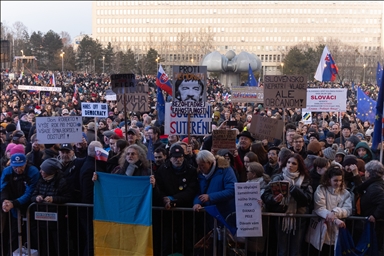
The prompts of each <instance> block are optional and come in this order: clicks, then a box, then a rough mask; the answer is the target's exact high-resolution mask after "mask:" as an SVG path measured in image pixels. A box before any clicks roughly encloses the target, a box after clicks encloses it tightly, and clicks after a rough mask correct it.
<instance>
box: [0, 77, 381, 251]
mask: <svg viewBox="0 0 384 256" xmlns="http://www.w3.org/2000/svg"><path fill="white" fill-rule="evenodd" d="M52 74H54V76H55V87H61V92H45V91H40V92H39V91H27V90H18V89H17V87H18V85H33V86H53V85H52ZM137 80H139V81H140V82H142V83H148V85H149V102H148V104H149V106H150V109H151V110H150V111H149V112H145V113H139V112H135V111H131V110H129V109H127V112H126V113H124V111H123V109H119V108H118V107H117V103H116V102H115V101H107V100H106V93H107V91H108V90H109V89H111V83H110V77H109V76H108V75H105V74H84V73H79V72H69V71H66V72H57V71H56V72H49V71H43V72H40V73H37V74H24V75H22V77H14V78H13V79H10V77H9V73H8V72H6V71H3V72H2V73H1V92H0V96H1V115H0V139H1V151H0V153H1V187H0V189H1V201H2V215H5V214H6V213H8V212H13V210H14V209H15V208H17V209H20V210H21V212H22V213H23V214H25V212H26V209H27V207H28V205H30V204H31V203H33V202H35V203H37V204H38V203H41V202H44V203H54V204H62V203H69V202H74V203H85V204H92V203H93V184H94V182H98V181H97V174H96V173H97V172H106V173H111V174H114V175H128V176H149V177H150V182H151V183H152V184H153V205H154V206H161V207H164V209H166V210H169V209H171V208H172V207H175V206H176V207H185V208H193V209H194V210H195V211H200V210H201V209H202V208H203V207H205V206H209V205H216V206H217V208H218V210H219V211H220V213H221V214H222V215H223V216H224V217H225V216H227V215H228V214H230V213H231V212H234V211H235V202H234V199H235V190H234V183H236V182H260V184H261V194H262V196H261V200H260V202H259V203H260V206H261V207H262V211H263V212H276V213H287V214H310V213H315V214H317V215H318V216H320V217H322V218H323V219H325V221H326V223H327V225H328V226H329V228H328V233H327V235H326V238H325V241H324V246H323V250H322V252H321V253H322V255H328V253H329V252H332V250H333V249H334V245H335V232H336V231H335V230H337V228H348V229H352V228H354V229H355V232H354V233H355V234H359V232H356V231H361V230H362V228H363V227H362V225H358V224H356V225H354V226H353V227H352V226H349V225H348V222H347V221H345V218H347V217H349V216H352V215H356V216H364V217H367V218H368V220H369V221H370V222H372V223H375V224H376V225H375V230H376V231H377V233H376V235H377V238H378V242H379V250H381V253H382V252H383V251H382V250H383V248H382V246H383V243H384V242H383V241H384V238H383V232H382V230H383V228H384V227H383V222H382V221H381V222H380V221H377V220H383V219H384V180H383V178H384V167H383V163H380V161H378V160H379V159H380V152H382V150H380V149H381V148H382V147H383V145H381V144H380V145H379V146H378V148H376V149H371V138H372V133H373V130H374V127H373V124H372V123H370V122H368V121H361V120H359V119H358V118H357V117H356V112H357V101H356V92H355V91H354V90H353V88H352V86H351V85H349V84H335V83H332V84H331V83H329V84H327V83H325V84H324V83H312V82H309V83H308V87H313V88H315V87H316V88H324V90H326V88H335V87H337V88H347V89H348V91H347V111H346V112H343V113H338V112H322V113H312V114H313V118H312V122H311V123H305V122H303V120H302V113H301V109H288V108H287V109H285V113H284V110H283V109H278V108H269V109H268V108H264V107H263V104H253V103H233V102H231V101H230V94H231V91H230V88H226V87H225V86H223V85H222V84H221V83H220V81H219V80H218V79H215V78H211V79H208V81H207V101H208V102H210V103H211V104H212V109H213V113H212V127H213V129H235V130H236V132H237V139H236V145H237V150H234V151H233V150H227V149H221V150H219V151H213V150H212V135H206V136H196V135H194V134H192V135H191V137H190V140H189V139H188V137H187V136H178V135H167V134H164V124H161V123H160V122H159V119H158V116H157V115H158V113H157V110H156V82H155V77H154V76H145V77H137ZM356 86H359V87H360V88H361V89H362V90H363V91H364V92H365V93H366V94H367V95H368V96H370V97H371V98H372V99H374V100H377V95H378V91H379V88H378V86H377V85H361V84H360V85H356ZM165 99H166V101H171V100H172V97H171V96H170V95H166V97H165ZM81 102H103V103H108V106H109V109H108V117H107V118H97V120H96V122H95V118H86V117H83V140H82V142H78V143H67V144H40V143H39V141H38V139H37V137H36V136H37V135H36V124H35V121H36V118H38V117H41V116H44V117H48V116H81ZM254 115H262V116H267V117H270V118H277V119H283V115H285V118H284V120H285V133H284V135H283V137H284V138H282V139H281V140H278V139H276V140H275V141H274V142H270V141H267V140H261V141H259V140H255V138H254V136H253V134H252V133H251V130H250V126H251V120H252V118H253V116H254ZM228 121H236V125H234V126H231V127H229V126H228V125H227V122H228ZM149 144H151V146H150V147H149ZM96 147H100V148H104V149H105V150H107V151H108V153H109V155H108V160H107V162H104V161H101V160H95V156H96V149H95V148H96ZM148 150H153V154H154V161H150V160H148V158H147V152H148ZM95 162H96V164H95ZM275 181H287V182H289V195H288V196H284V195H283V194H281V193H280V194H277V195H276V194H275V193H274V191H272V189H271V187H270V186H269V183H270V182H275ZM127 189H128V188H127ZM67 214H79V218H80V220H81V221H80V223H81V224H82V227H83V230H84V231H83V233H82V234H84V236H83V237H82V238H83V240H81V239H80V240H79V241H81V242H79V244H78V245H77V246H78V248H81V249H80V250H78V249H74V248H73V247H74V244H76V243H75V242H74V243H72V244H71V245H68V246H64V244H67V243H66V242H67V241H66V239H67V237H66V235H67V233H66V232H69V233H71V234H72V235H74V233H76V232H75V231H73V230H72V229H71V228H72V226H73V225H69V226H70V228H69V230H68V229H67V228H61V226H60V225H62V224H63V223H64V222H65V221H68V219H67V220H65V218H64V216H59V220H60V221H61V224H60V225H59V227H57V226H53V225H48V224H46V223H45V224H39V228H36V230H38V231H36V230H35V231H36V232H39V237H41V238H47V237H48V236H51V235H52V234H58V235H57V237H54V239H57V240H58V241H60V243H59V244H60V246H58V245H57V244H56V245H54V246H51V247H49V248H48V249H47V248H46V247H44V245H42V246H40V247H39V248H41V249H40V255H48V254H49V253H51V255H57V251H60V255H61V254H63V255H67V254H68V251H69V252H70V254H69V255H75V251H77V252H79V251H80V253H79V255H93V253H94V252H93V231H92V229H90V226H92V221H91V220H92V218H89V217H90V216H92V213H91V212H88V211H87V212H86V213H82V212H80V213H76V212H71V213H67ZM163 218H164V219H163V220H160V219H158V216H154V217H153V223H154V224H153V225H154V253H155V255H169V254H171V253H175V252H180V253H181V252H182V251H181V250H187V251H188V250H192V248H193V245H192V244H188V242H186V243H185V245H184V244H183V243H182V241H180V240H179V241H176V242H175V241H174V240H172V238H170V237H172V235H173V234H172V230H168V229H167V227H168V225H164V227H165V229H164V232H165V233H164V234H163V235H164V237H163V239H159V237H156V233H155V230H156V228H157V226H156V224H159V223H161V222H162V221H163V222H164V223H165V222H166V221H172V219H173V221H180V222H182V217H181V215H180V216H178V215H177V214H176V215H172V218H171V216H170V215H169V216H168V215H164V217H163ZM11 219H12V222H13V221H15V218H11ZM90 219H91V220H90ZM2 224H4V225H5V228H4V227H3V228H2V229H0V231H1V232H2V236H1V237H2V243H3V245H4V243H5V241H9V237H7V235H6V233H7V232H5V230H7V228H6V227H7V226H6V225H10V224H15V223H8V224H7V223H6V222H2ZM71 224H74V223H71ZM208 224H209V225H210V224H212V223H208ZM44 225H45V226H44ZM187 225H188V224H187ZM191 225H192V222H191V223H190V227H189V228H188V227H187V228H186V229H185V230H178V231H177V233H178V235H180V237H181V234H180V232H186V233H185V234H183V237H185V238H186V239H191V238H192V234H189V233H188V232H187V231H189V230H192V228H191ZM202 225H203V224H202ZM11 226H12V228H14V227H15V226H17V225H11ZM176 226H177V225H176ZM274 226H276V228H275V229H270V230H269V234H265V236H270V237H272V236H274V237H277V241H276V244H274V243H270V244H269V246H270V247H271V246H276V247H275V248H278V255H302V254H301V250H302V248H303V247H304V244H305V241H304V237H305V233H306V231H307V227H308V221H307V219H304V220H301V221H300V222H298V221H297V220H296V219H295V218H283V220H282V221H279V222H276V223H274ZM176 228H178V227H176ZM58 230H59V231H60V232H57V231H58ZM186 230H187V231H186ZM13 231H14V232H13V233H12V236H13V235H15V234H16V236H17V229H16V230H13ZM360 233H361V232H360ZM200 235H204V234H200ZM80 236H81V234H80ZM7 239H8V240H7ZM12 239H13V240H12V246H13V248H12V251H14V250H15V248H17V239H15V237H14V236H13V237H12ZM272 241H274V240H272ZM250 242H251V240H250ZM259 242H260V241H259ZM264 242H265V241H264ZM8 243H9V242H8ZM35 243H38V242H37V241H35ZM40 243H41V241H40ZM182 244H183V246H184V249H182V248H181V246H182ZM33 246H36V244H34V245H33ZM55 246H56V247H55ZM2 248H3V249H2V250H3V251H2V253H4V252H5V253H8V251H6V250H7V249H6V246H2ZM35 248H37V247H35ZM43 248H45V249H43ZM160 248H161V249H160ZM310 249H311V251H314V252H316V253H317V252H318V251H317V249H316V248H314V247H313V246H312V245H311V247H310ZM4 250H5V251H4ZM49 250H53V251H49ZM249 251H251V252H252V253H255V252H256V251H257V252H258V253H265V248H264V246H262V247H261V248H260V247H257V249H254V250H253V251H252V249H249ZM52 253H53V254H52ZM162 253H163V254H162ZM4 255H8V254H4ZM303 255H304V254H303Z"/></svg>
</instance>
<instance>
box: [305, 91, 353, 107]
mask: <svg viewBox="0 0 384 256" xmlns="http://www.w3.org/2000/svg"><path fill="white" fill-rule="evenodd" d="M306 109H307V110H308V111H312V112H328V111H332V112H344V111H347V89H344V88H340V89H333V88H332V89H328V88H327V89H308V90H307V107H306Z"/></svg>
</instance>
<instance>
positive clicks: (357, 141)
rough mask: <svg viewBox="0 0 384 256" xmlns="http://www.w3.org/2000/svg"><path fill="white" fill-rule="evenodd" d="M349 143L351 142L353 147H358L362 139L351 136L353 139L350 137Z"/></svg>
mask: <svg viewBox="0 0 384 256" xmlns="http://www.w3.org/2000/svg"><path fill="white" fill-rule="evenodd" d="M347 141H350V142H351V143H352V144H353V145H355V146H356V145H357V143H359V142H360V139H359V138H358V137H356V136H354V135H353V136H351V137H349V138H348V139H347Z"/></svg>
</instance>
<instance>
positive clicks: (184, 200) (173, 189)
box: [153, 145, 198, 255]
mask: <svg viewBox="0 0 384 256" xmlns="http://www.w3.org/2000/svg"><path fill="white" fill-rule="evenodd" d="M169 156H170V159H168V160H167V161H166V162H165V163H164V164H163V165H161V166H160V168H159V169H158V170H157V171H156V173H155V179H156V187H155V189H154V200H153V202H154V205H156V206H164V208H165V209H166V210H169V209H171V208H172V207H175V206H177V207H186V208H190V207H192V206H193V199H194V197H195V195H196V193H197V190H198V182H197V170H196V168H194V167H193V166H192V165H190V164H189V163H188V161H187V160H186V159H184V150H183V148H182V147H181V146H180V145H173V146H172V147H171V150H170V153H169ZM179 213H180V214H176V213H175V212H173V214H172V213H169V212H164V216H163V223H171V222H168V221H171V220H172V218H174V222H173V223H175V224H176V225H174V230H173V232H177V233H178V234H180V236H181V235H182V234H183V232H184V235H185V236H186V237H185V238H184V241H189V239H187V237H190V238H191V235H192V233H191V232H189V231H190V230H189V228H186V226H184V231H183V230H182V227H183V221H182V215H181V212H179ZM190 217H192V216H190ZM185 218H187V217H186V216H185ZM177 223H178V224H177ZM156 224H157V225H156ZM160 224H161V220H160V219H158V218H155V220H154V230H155V229H157V228H160V226H158V225H160ZM189 224H192V222H189ZM190 228H192V227H190ZM176 230H177V231H176ZM163 232H164V233H163V243H164V244H163V246H162V248H163V254H164V255H168V254H171V253H172V252H173V253H176V252H180V253H181V252H182V251H181V248H182V246H181V243H177V244H174V243H173V242H172V237H173V236H172V227H171V226H169V225H165V226H164V231H163ZM157 233H161V232H154V234H157ZM156 240H159V241H161V239H160V238H158V239H154V241H156ZM180 242H181V241H180ZM155 244H156V243H155ZM156 246H159V244H157V245H155V247H156ZM172 247H173V248H172ZM187 247H188V246H187ZM189 249H192V244H190V248H189Z"/></svg>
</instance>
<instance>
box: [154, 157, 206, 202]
mask: <svg viewBox="0 0 384 256" xmlns="http://www.w3.org/2000/svg"><path fill="white" fill-rule="evenodd" d="M155 179H156V187H155V189H154V195H153V197H154V200H153V201H154V205H156V206H164V203H163V197H166V196H171V197H173V198H174V200H176V205H177V207H192V206H193V199H194V197H195V196H196V194H197V191H198V186H199V185H198V182H197V170H196V168H195V167H193V166H192V165H190V164H188V162H187V161H186V160H184V163H183V165H182V168H181V170H176V169H174V168H173V167H172V163H171V162H170V160H167V161H166V162H165V163H164V164H163V165H162V166H161V167H160V168H159V170H157V171H156V173H155Z"/></svg>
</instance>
